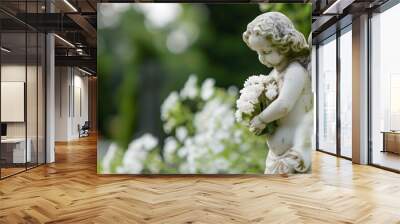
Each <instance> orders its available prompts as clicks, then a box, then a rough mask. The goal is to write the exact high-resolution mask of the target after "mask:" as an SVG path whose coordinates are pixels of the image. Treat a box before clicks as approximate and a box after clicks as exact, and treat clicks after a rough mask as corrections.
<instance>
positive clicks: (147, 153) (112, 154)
mask: <svg viewBox="0 0 400 224" xmlns="http://www.w3.org/2000/svg"><path fill="white" fill-rule="evenodd" d="M157 146H158V140H157V138H155V137H154V136H153V135H151V134H148V133H146V134H144V135H142V136H141V137H139V138H136V139H134V140H132V142H131V143H130V144H129V146H128V149H127V150H126V151H125V153H123V155H122V157H121V156H120V158H118V153H117V152H118V151H117V150H118V146H117V145H116V144H115V143H112V144H111V145H110V147H109V148H108V151H107V154H106V155H105V157H104V159H103V169H104V171H106V172H107V173H109V172H111V170H112V162H113V160H120V161H119V162H118V165H117V166H115V168H114V172H115V173H120V174H140V173H145V172H149V173H157V172H159V170H160V167H159V163H160V162H161V157H160V156H159V155H158V152H156V149H157Z"/></svg>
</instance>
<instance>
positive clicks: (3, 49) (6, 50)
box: [1, 47, 11, 53]
mask: <svg viewBox="0 0 400 224" xmlns="http://www.w3.org/2000/svg"><path fill="white" fill-rule="evenodd" d="M1 50H2V51H4V52H6V53H10V52H11V50H9V49H7V48H5V47H1Z"/></svg>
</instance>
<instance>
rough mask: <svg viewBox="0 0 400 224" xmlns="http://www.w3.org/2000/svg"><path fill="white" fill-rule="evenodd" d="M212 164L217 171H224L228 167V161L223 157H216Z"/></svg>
mask: <svg viewBox="0 0 400 224" xmlns="http://www.w3.org/2000/svg"><path fill="white" fill-rule="evenodd" d="M214 166H215V168H216V169H217V170H219V171H224V170H227V169H228V168H229V162H228V161H227V160H226V159H224V158H218V159H216V160H215V162H214Z"/></svg>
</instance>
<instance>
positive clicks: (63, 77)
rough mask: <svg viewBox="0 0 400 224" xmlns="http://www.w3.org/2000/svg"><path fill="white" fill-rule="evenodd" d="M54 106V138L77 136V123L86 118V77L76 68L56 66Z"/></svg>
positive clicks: (66, 139)
mask: <svg viewBox="0 0 400 224" xmlns="http://www.w3.org/2000/svg"><path fill="white" fill-rule="evenodd" d="M55 107H56V109H55V116H56V118H55V119H56V136H55V140H56V141H70V140H74V139H77V138H79V133H78V125H81V126H82V125H83V124H84V122H85V121H87V120H88V78H87V77H86V76H84V74H83V73H82V72H80V71H79V70H78V69H76V68H72V67H56V91H55ZM80 107H81V108H80ZM80 110H81V111H80Z"/></svg>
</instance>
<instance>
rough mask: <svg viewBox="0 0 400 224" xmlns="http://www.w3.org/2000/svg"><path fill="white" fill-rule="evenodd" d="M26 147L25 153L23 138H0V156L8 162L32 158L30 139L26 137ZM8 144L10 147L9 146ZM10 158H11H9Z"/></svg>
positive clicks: (27, 160) (26, 160)
mask: <svg viewBox="0 0 400 224" xmlns="http://www.w3.org/2000/svg"><path fill="white" fill-rule="evenodd" d="M26 142H27V143H28V144H27V147H26V154H25V138H5V139H1V145H2V146H1V147H2V148H1V157H2V158H5V160H6V162H8V163H26V162H31V160H32V152H31V151H32V150H31V145H32V141H31V139H30V138H27V139H26ZM10 146H11V147H12V148H10ZM11 154H12V156H11ZM11 158H12V160H11Z"/></svg>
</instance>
